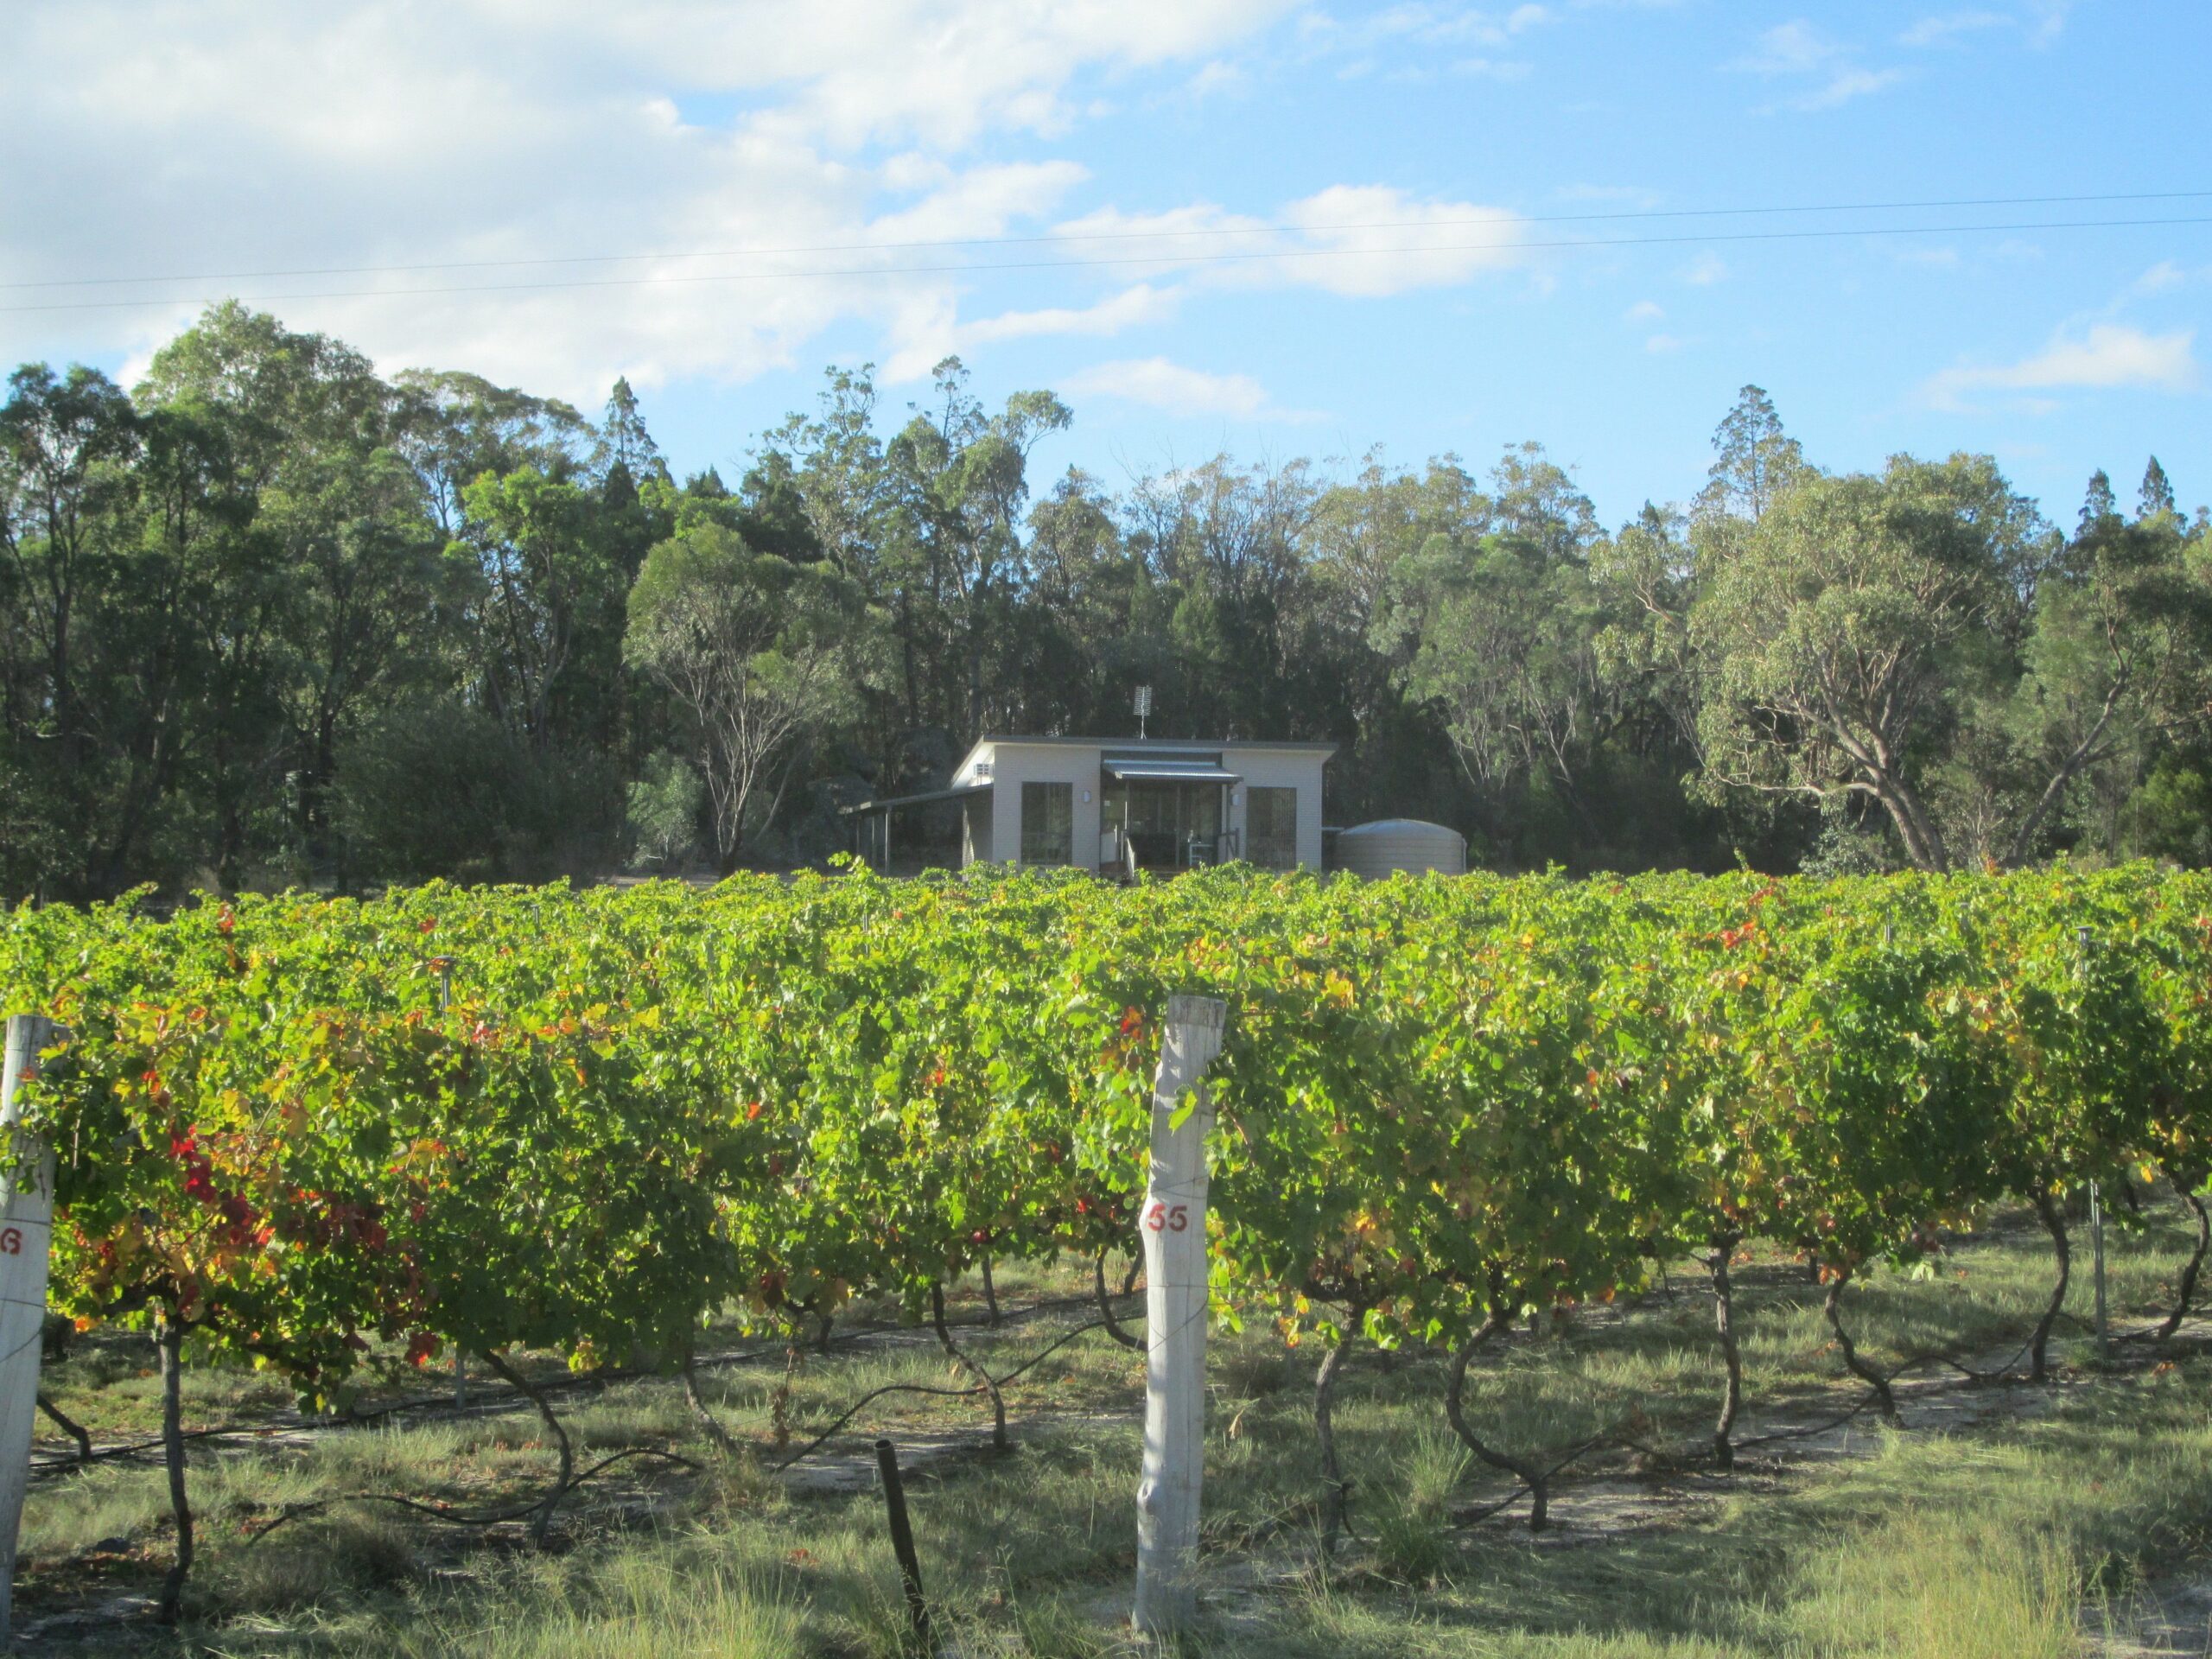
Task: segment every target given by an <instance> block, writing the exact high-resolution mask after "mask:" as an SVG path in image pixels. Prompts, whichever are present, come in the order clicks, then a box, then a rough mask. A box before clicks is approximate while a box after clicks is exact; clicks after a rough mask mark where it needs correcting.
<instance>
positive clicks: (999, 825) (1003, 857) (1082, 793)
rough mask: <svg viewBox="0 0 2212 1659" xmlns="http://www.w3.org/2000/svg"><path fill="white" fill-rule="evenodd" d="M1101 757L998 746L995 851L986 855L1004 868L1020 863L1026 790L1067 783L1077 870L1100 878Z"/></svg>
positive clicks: (1054, 748)
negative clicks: (1034, 785)
mask: <svg viewBox="0 0 2212 1659" xmlns="http://www.w3.org/2000/svg"><path fill="white" fill-rule="evenodd" d="M1099 753H1100V752H1099V751H1098V750H1096V749H1086V748H1071V747H1065V746H1063V745H1052V744H1039V745H1038V746H1037V747H1033V748H1031V747H1024V746H1023V745H1021V744H1019V743H999V744H996V745H994V746H993V751H992V755H991V827H990V836H989V846H990V850H989V851H988V852H987V853H985V854H983V855H982V856H984V857H986V858H995V859H997V860H999V861H1001V862H1004V863H1015V862H1018V861H1020V857H1021V786H1022V785H1024V784H1030V783H1056V784H1066V785H1070V786H1071V803H1072V804H1073V806H1074V809H1075V812H1074V823H1075V833H1074V836H1073V843H1074V844H1073V845H1072V847H1071V849H1070V850H1071V853H1072V854H1073V858H1072V860H1071V862H1072V865H1073V867H1074V868H1077V869H1079V870H1090V871H1091V872H1093V873H1094V874H1095V873H1096V870H1097V868H1098V822H1099V819H1098V811H1099V800H1098V783H1099V771H1098V756H1099Z"/></svg>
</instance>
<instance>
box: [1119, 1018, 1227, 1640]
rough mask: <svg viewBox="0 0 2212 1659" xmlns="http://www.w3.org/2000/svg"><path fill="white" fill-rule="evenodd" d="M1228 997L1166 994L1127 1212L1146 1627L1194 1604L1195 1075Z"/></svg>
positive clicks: (1202, 1300) (1172, 1619)
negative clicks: (1136, 1193)
mask: <svg viewBox="0 0 2212 1659" xmlns="http://www.w3.org/2000/svg"><path fill="white" fill-rule="evenodd" d="M1228 1012H1229V1009H1228V1005H1227V1004H1225V1003H1223V1002H1218V1001H1214V1000H1213V999H1211V998H1210V997H1203V996H1171V997H1169V998H1168V999H1167V1027H1166V1032H1165V1033H1164V1034H1163V1038H1162V1040H1161V1043H1160V1072H1159V1076H1158V1077H1157V1078H1156V1079H1155V1080H1154V1084H1153V1090H1152V1177H1151V1179H1150V1181H1149V1182H1148V1184H1147V1186H1146V1188H1145V1195H1144V1205H1143V1207H1142V1208H1141V1210H1140V1211H1138V1212H1137V1230H1138V1232H1137V1236H1138V1239H1139V1242H1140V1243H1142V1245H1143V1246H1144V1258H1145V1279H1146V1287H1145V1315H1146V1319H1147V1327H1148V1328H1147V1338H1146V1344H1145V1394H1144V1468H1143V1473H1142V1475H1141V1478H1139V1480H1138V1482H1137V1594H1136V1607H1135V1614H1134V1616H1133V1619H1132V1622H1133V1623H1134V1624H1135V1626H1136V1628H1137V1630H1140V1631H1141V1632H1143V1633H1146V1634H1154V1633H1158V1632H1163V1631H1167V1630H1173V1629H1175V1628H1176V1627H1177V1626H1178V1625H1180V1624H1187V1623H1188V1622H1189V1621H1190V1619H1191V1618H1192V1615H1193V1614H1194V1613H1195V1612H1196V1611H1198V1583H1197V1575H1198V1486H1199V1480H1200V1477H1201V1474H1202V1472H1203V1467H1204V1459H1205V1409H1206V1402H1205V1387H1206V1278H1207V1274H1206V1136H1207V1135H1208V1133H1209V1132H1210V1131H1211V1129H1212V1128H1213V1104H1212V1103H1211V1101H1210V1100H1209V1099H1208V1098H1207V1096H1206V1090H1205V1084H1204V1083H1203V1082H1202V1081H1201V1079H1202V1078H1203V1077H1205V1070H1206V1068H1207V1067H1208V1066H1209V1065H1212V1064H1213V1061H1214V1058H1215V1057H1216V1056H1217V1055H1218V1054H1219V1053H1220V1052H1221V1032H1222V1025H1223V1022H1224V1020H1225V1019H1226V1017H1227V1015H1228Z"/></svg>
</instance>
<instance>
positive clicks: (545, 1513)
mask: <svg viewBox="0 0 2212 1659" xmlns="http://www.w3.org/2000/svg"><path fill="white" fill-rule="evenodd" d="M483 1359H484V1363H485V1365H486V1368H488V1369H489V1370H491V1372H492V1373H493V1376H497V1377H498V1378H499V1380H500V1381H501V1382H502V1383H506V1384H507V1385H508V1387H510V1388H512V1389H514V1390H515V1391H516V1392H517V1393H518V1394H521V1395H524V1396H526V1397H527V1398H528V1399H529V1401H530V1402H531V1404H532V1405H533V1406H536V1407H537V1416H538V1420H539V1421H541V1422H543V1424H544V1425H545V1428H546V1432H547V1433H550V1434H551V1435H552V1437H553V1442H554V1444H555V1445H556V1446H558V1447H559V1448H560V1451H561V1469H560V1472H559V1473H558V1474H557V1475H556V1476H555V1477H554V1480H553V1490H552V1491H550V1492H548V1493H547V1494H546V1495H545V1502H544V1503H541V1504H539V1505H538V1506H537V1519H535V1520H534V1521H532V1522H531V1523H530V1541H531V1544H533V1545H534V1546H536V1547H537V1548H539V1549H543V1548H545V1538H546V1535H547V1534H548V1533H550V1531H551V1530H552V1529H553V1513H554V1511H555V1510H558V1509H559V1508H560V1507H561V1500H562V1499H563V1498H564V1497H567V1496H568V1495H569V1483H570V1482H571V1481H572V1480H574V1479H575V1473H576V1449H575V1446H571V1445H570V1444H569V1431H568V1430H567V1429H565V1428H563V1427H562V1426H561V1419H560V1418H559V1416H558V1415H556V1414H555V1412H554V1410H553V1402H551V1401H550V1400H548V1399H547V1398H546V1397H545V1395H544V1393H543V1391H542V1390H541V1389H539V1388H538V1387H537V1384H536V1383H532V1382H531V1380H530V1379H529V1378H528V1377H526V1376H524V1375H523V1374H522V1372H521V1371H520V1370H517V1369H516V1368H515V1367H513V1366H512V1365H510V1364H508V1363H507V1362H506V1361H505V1360H504V1359H502V1358H501V1357H499V1355H498V1354H497V1353H495V1352H494V1351H493V1350H491V1349H489V1348H486V1350H484V1352H483Z"/></svg>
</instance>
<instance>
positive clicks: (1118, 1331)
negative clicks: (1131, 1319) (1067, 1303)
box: [1090, 1250, 1144, 1353]
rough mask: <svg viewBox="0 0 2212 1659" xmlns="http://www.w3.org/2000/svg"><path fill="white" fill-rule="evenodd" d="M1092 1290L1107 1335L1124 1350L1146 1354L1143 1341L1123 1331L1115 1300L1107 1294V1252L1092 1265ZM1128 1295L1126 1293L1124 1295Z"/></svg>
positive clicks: (1099, 1256) (1099, 1317)
mask: <svg viewBox="0 0 2212 1659" xmlns="http://www.w3.org/2000/svg"><path fill="white" fill-rule="evenodd" d="M1090 1266H1091V1290H1092V1293H1093V1294H1095V1295H1096V1297H1097V1299H1098V1319H1099V1323H1100V1324H1102V1325H1104V1326H1105V1327H1106V1334H1107V1335H1108V1336H1109V1337H1111V1338H1114V1340H1115V1341H1116V1342H1118V1343H1120V1344H1122V1347H1124V1348H1134V1349H1135V1350H1136V1351H1138V1352H1139V1353H1142V1352H1144V1343H1143V1340H1142V1339H1141V1338H1137V1337H1133V1336H1131V1335H1130V1334H1129V1333H1128V1332H1126V1331H1124V1330H1122V1321H1121V1320H1120V1319H1118V1318H1117V1317H1116V1315H1115V1313H1114V1299H1113V1298H1112V1297H1110V1296H1109V1295H1108V1294H1106V1252H1105V1251H1103V1250H1101V1251H1099V1252H1098V1255H1097V1257H1096V1260H1094V1261H1093V1262H1091V1264H1090ZM1122 1294H1123V1295H1127V1294H1128V1292H1126V1291H1124V1292H1123V1293H1122Z"/></svg>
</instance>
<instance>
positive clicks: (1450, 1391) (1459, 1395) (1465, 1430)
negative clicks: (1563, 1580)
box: [1444, 1325, 1551, 1532]
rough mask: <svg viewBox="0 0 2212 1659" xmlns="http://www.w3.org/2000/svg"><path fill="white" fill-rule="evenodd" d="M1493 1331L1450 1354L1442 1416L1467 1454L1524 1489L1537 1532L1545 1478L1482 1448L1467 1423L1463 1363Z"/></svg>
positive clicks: (1544, 1510)
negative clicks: (1472, 1455)
mask: <svg viewBox="0 0 2212 1659" xmlns="http://www.w3.org/2000/svg"><path fill="white" fill-rule="evenodd" d="M1496 1329H1497V1325H1484V1326H1483V1328H1482V1329H1481V1330H1479V1331H1478V1332H1475V1334H1474V1335H1473V1336H1471V1337H1470V1338H1467V1340H1466V1341H1465V1342H1464V1343H1462V1344H1459V1347H1458V1348H1457V1349H1455V1350H1453V1351H1452V1370H1451V1372H1450V1374H1449V1376H1448V1377H1447V1379H1446V1383H1445V1388H1444V1414H1445V1416H1446V1417H1447V1418H1449V1419H1450V1420H1451V1423H1452V1433H1454V1434H1457V1435H1458V1436H1459V1438H1460V1439H1461V1440H1464V1441H1465V1443H1466V1446H1467V1449H1468V1450H1469V1451H1470V1452H1473V1453H1474V1454H1475V1455H1476V1456H1477V1457H1478V1458H1480V1459H1482V1460H1483V1461H1484V1463H1486V1464H1488V1465H1490V1466H1491V1468H1493V1469H1497V1470H1500V1471H1503V1472H1504V1473H1506V1474H1509V1475H1511V1476H1512V1477H1514V1478H1516V1480H1518V1481H1520V1482H1521V1483H1522V1484H1523V1485H1525V1486H1526V1487H1528V1489H1529V1531H1531V1532H1541V1531H1542V1530H1543V1529H1544V1528H1545V1526H1546V1525H1547V1524H1548V1522H1549V1521H1550V1519H1551V1495H1550V1491H1549V1490H1548V1488H1549V1481H1548V1477H1547V1476H1546V1475H1545V1473H1544V1471H1542V1470H1541V1469H1540V1468H1538V1467H1537V1466H1536V1465H1535V1464H1533V1463H1529V1462H1528V1461H1526V1460H1525V1459H1520V1458H1516V1457H1513V1456H1511V1455H1510V1454H1509V1453H1506V1452H1500V1451H1497V1450H1496V1449H1495V1448H1494V1447H1491V1446H1487V1445H1485V1444H1484V1442H1483V1440H1481V1439H1480V1438H1479V1437H1478V1435H1477V1434H1476V1433H1475V1432H1474V1430H1473V1429H1472V1428H1471V1427H1469V1426H1468V1422H1467V1414H1466V1408H1465V1400H1466V1389H1467V1362H1468V1361H1469V1360H1470V1359H1471V1358H1473V1357H1474V1352H1475V1349H1476V1348H1477V1346H1478V1345H1479V1344H1481V1342H1482V1341H1483V1339H1484V1338H1486V1337H1488V1336H1489V1335H1490V1334H1491V1332H1493V1331H1495V1330H1496Z"/></svg>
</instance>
